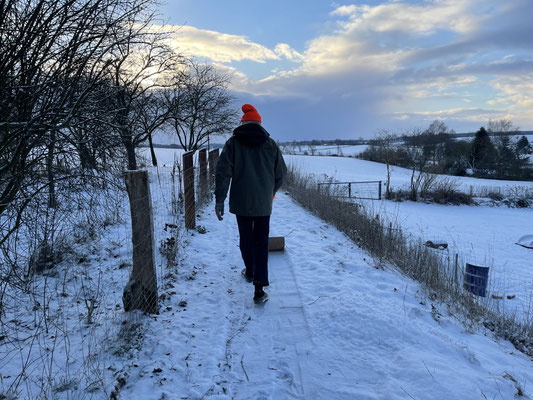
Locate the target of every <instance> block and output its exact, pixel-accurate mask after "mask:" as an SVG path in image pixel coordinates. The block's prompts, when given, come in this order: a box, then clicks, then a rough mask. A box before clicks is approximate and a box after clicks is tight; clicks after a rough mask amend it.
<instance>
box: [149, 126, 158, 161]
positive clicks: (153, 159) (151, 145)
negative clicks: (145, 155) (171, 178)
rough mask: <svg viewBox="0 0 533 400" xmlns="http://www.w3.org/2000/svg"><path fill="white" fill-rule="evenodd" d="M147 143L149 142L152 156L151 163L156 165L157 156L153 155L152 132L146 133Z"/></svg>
mask: <svg viewBox="0 0 533 400" xmlns="http://www.w3.org/2000/svg"><path fill="white" fill-rule="evenodd" d="M148 143H149V144H150V155H151V156H152V165H153V166H154V167H157V157H156V156H155V151H154V143H153V142H152V134H151V133H150V134H148Z"/></svg>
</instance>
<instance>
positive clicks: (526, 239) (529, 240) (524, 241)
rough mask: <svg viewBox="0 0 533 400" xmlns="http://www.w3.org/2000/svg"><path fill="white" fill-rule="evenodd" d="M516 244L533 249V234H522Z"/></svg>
mask: <svg viewBox="0 0 533 400" xmlns="http://www.w3.org/2000/svg"><path fill="white" fill-rule="evenodd" d="M516 244H517V245H519V246H522V247H525V248H526V249H533V235H525V236H522V237H521V238H520V239H519V240H518V242H517V243H516Z"/></svg>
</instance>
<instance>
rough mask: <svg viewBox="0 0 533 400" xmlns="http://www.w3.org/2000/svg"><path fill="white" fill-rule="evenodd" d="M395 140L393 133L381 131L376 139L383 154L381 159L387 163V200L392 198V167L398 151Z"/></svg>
mask: <svg viewBox="0 0 533 400" xmlns="http://www.w3.org/2000/svg"><path fill="white" fill-rule="evenodd" d="M395 139H396V135H394V134H393V133H391V132H389V131H387V130H381V131H379V132H378V133H377V135H376V138H375V144H376V146H377V147H378V149H379V152H380V153H381V158H382V159H383V161H384V162H385V165H386V166H387V181H386V185H385V198H386V199H390V198H391V191H390V177H391V171H390V166H391V163H393V161H394V158H395V154H396V149H395V146H394V144H393V143H394V140H395Z"/></svg>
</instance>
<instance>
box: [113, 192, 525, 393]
mask: <svg viewBox="0 0 533 400" xmlns="http://www.w3.org/2000/svg"><path fill="white" fill-rule="evenodd" d="M212 209H213V204H210V205H209V206H208V207H207V208H206V210H205V211H203V212H201V213H200V214H201V215H200V218H199V220H198V224H199V225H201V226H202V227H205V229H206V233H205V234H199V233H197V232H193V231H190V232H188V233H185V234H184V235H183V240H184V242H185V243H186V244H187V247H185V248H184V249H182V250H181V253H180V254H181V259H180V266H179V270H178V276H177V279H176V280H175V282H173V283H172V285H171V286H167V287H166V290H165V291H164V294H165V295H167V297H166V299H167V300H165V302H164V303H163V304H162V312H161V315H159V316H154V317H151V318H150V320H151V321H150V323H149V324H147V326H146V330H145V331H144V342H143V345H142V350H140V351H139V353H138V358H137V359H134V360H132V361H131V362H130V364H131V367H130V368H129V370H128V378H127V381H126V384H125V386H124V387H123V388H122V389H121V392H120V398H123V399H133V398H135V399H141V400H143V399H228V400H229V399H246V400H248V399H276V400H278V399H280V400H284V399H336V400H343V399H350V400H352V399H358V400H366V399H368V400H370V399H381V400H391V399H392V400H394V399H418V400H424V399H427V400H433V399H447V400H454V399H457V400H464V399H484V398H488V399H493V398H501V399H512V398H515V395H516V394H517V393H518V390H519V389H518V388H519V387H520V390H521V391H523V393H524V394H525V395H526V396H527V395H529V394H530V393H531V392H532V390H531V388H530V386H531V384H530V382H531V381H532V379H533V364H532V362H531V360H530V359H529V358H528V357H526V356H524V355H523V354H521V353H519V352H517V351H516V350H515V349H514V347H513V346H512V345H511V344H510V343H509V342H506V341H497V340H495V339H493V338H492V337H491V334H490V332H488V333H487V332H485V331H483V330H482V331H474V332H467V331H466V330H465V329H464V327H463V326H462V325H461V324H460V323H459V322H457V321H456V320H454V319H453V318H451V317H450V316H448V315H447V313H446V311H445V310H444V309H443V307H441V306H440V305H439V304H435V303H433V302H431V301H430V300H428V299H427V298H426V296H425V294H424V293H423V291H422V290H421V289H420V287H419V285H418V284H417V283H415V282H413V281H410V280H409V279H407V278H405V277H403V276H401V275H399V274H398V273H396V272H395V271H389V270H381V269H376V268H375V267H374V264H373V261H372V260H371V259H370V258H369V257H368V255H367V254H365V253H364V252H363V251H362V250H360V249H358V248H357V247H356V246H355V245H354V244H353V243H352V242H350V241H349V240H348V239H347V238H346V237H345V236H344V235H343V234H341V233H339V232H338V231H337V230H336V229H334V228H332V227H330V226H328V225H327V224H325V223H324V222H323V221H321V220H319V219H317V218H316V217H314V216H312V215H310V214H309V213H308V212H306V211H304V210H303V209H302V208H301V207H299V206H298V205H296V204H295V203H294V202H293V201H292V200H291V199H290V198H289V197H288V196H287V195H285V194H283V193H280V194H279V195H278V196H277V197H276V201H275V204H274V212H273V215H272V221H271V235H284V236H286V240H287V242H286V243H287V246H286V250H285V252H284V253H276V254H275V253H271V256H270V267H269V268H270V280H271V285H270V287H269V288H268V289H267V291H268V292H269V293H270V300H269V301H268V302H267V303H266V304H264V305H258V306H256V305H254V304H253V301H252V295H253V286H252V285H251V284H249V283H246V282H245V281H244V279H243V278H242V277H241V275H240V273H241V269H242V268H243V263H242V260H241V257H240V252H239V248H238V233H237V232H238V231H237V226H236V222H235V217H234V216H233V215H231V214H229V215H226V216H225V217H224V220H223V221H221V222H220V221H218V220H217V219H216V217H215V215H214V212H213V211H212Z"/></svg>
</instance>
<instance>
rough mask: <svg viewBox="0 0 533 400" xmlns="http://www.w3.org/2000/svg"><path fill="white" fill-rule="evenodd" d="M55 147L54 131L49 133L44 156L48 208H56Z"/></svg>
mask: <svg viewBox="0 0 533 400" xmlns="http://www.w3.org/2000/svg"><path fill="white" fill-rule="evenodd" d="M55 147H56V131H55V130H52V131H51V132H50V142H49V143H48V154H47V155H46V172H47V175H48V208H56V187H55V181H54V179H55V174H54V152H55Z"/></svg>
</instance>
